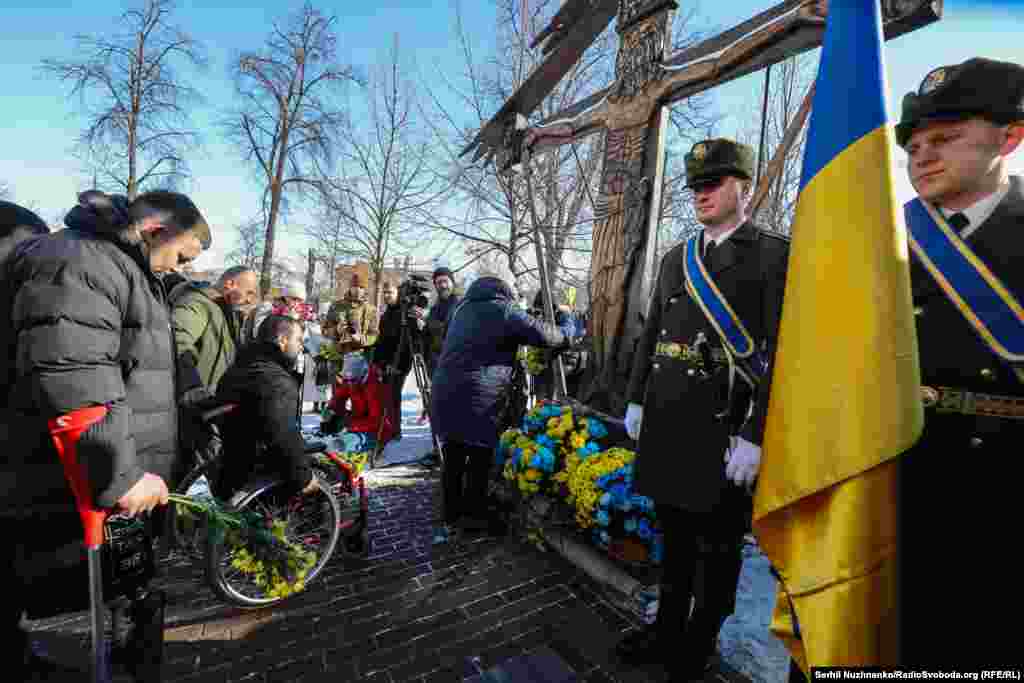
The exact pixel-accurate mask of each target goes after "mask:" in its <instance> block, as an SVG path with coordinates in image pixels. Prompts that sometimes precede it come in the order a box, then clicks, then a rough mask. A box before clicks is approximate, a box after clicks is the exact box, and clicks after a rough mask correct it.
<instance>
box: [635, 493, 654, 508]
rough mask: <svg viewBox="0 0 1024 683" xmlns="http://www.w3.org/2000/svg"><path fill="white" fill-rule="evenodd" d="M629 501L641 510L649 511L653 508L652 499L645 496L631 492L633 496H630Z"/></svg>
mask: <svg viewBox="0 0 1024 683" xmlns="http://www.w3.org/2000/svg"><path fill="white" fill-rule="evenodd" d="M630 501H631V502H632V503H633V505H634V506H635V507H636V508H637V509H638V510H641V511H642V512H651V511H652V510H654V501H653V500H651V499H650V498H648V497H647V496H640V495H637V494H633V496H631V497H630Z"/></svg>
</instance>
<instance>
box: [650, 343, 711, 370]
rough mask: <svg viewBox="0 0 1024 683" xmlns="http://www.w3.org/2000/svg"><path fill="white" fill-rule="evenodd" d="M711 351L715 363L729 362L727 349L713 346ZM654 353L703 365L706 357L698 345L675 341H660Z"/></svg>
mask: <svg viewBox="0 0 1024 683" xmlns="http://www.w3.org/2000/svg"><path fill="white" fill-rule="evenodd" d="M710 352H711V361H712V362H713V363H722V364H725V363H728V362H729V357H728V356H727V355H726V353H725V349H721V348H712V349H710ZM654 355H655V356H661V357H662V358H672V359H674V360H682V361H686V362H688V363H694V364H696V365H701V364H703V362H704V357H703V356H702V355H701V353H700V350H699V349H698V348H697V347H695V346H690V345H689V344H677V343H675V342H658V344H657V346H655V347H654Z"/></svg>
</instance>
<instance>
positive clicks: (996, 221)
mask: <svg viewBox="0 0 1024 683" xmlns="http://www.w3.org/2000/svg"><path fill="white" fill-rule="evenodd" d="M1010 181H1011V184H1010V190H1009V192H1008V194H1007V195H1006V196H1005V197H1004V198H1003V200H1002V201H1001V202H1000V203H999V205H998V206H997V207H996V208H995V210H994V211H993V213H992V215H990V216H989V217H988V219H986V220H985V222H984V223H982V224H981V225H980V226H979V227H978V228H977V229H976V230H975V231H974V232H972V233H971V234H969V235H968V237H967V244H968V246H970V247H971V249H972V250H973V251H974V253H975V254H976V255H977V256H978V257H979V258H980V259H981V260H982V261H983V262H984V263H985V264H986V265H987V266H988V268H989V269H990V270H991V271H992V272H993V274H994V275H995V276H996V277H997V278H998V279H999V280H1000V281H1001V282H1002V283H1003V285H1005V286H1006V288H1007V289H1008V290H1009V291H1010V292H1011V293H1012V294H1013V295H1014V297H1015V298H1016V299H1017V301H1018V302H1024V182H1022V179H1021V178H1020V177H1012V178H1011V179H1010ZM911 258H912V265H911V285H912V289H913V293H914V305H915V314H916V315H915V320H916V322H917V336H918V347H919V350H920V358H921V379H922V384H923V385H925V386H930V387H949V388H955V389H963V390H966V391H972V392H978V393H984V394H995V395H1001V396H1016V397H1017V398H1018V399H1021V400H1024V379H1018V378H1016V377H1015V376H1014V372H1013V370H1012V369H1011V368H1010V367H1009V366H1008V365H1007V364H1006V363H1005V362H1004V361H1003V360H1002V359H1000V358H999V357H998V356H996V354H994V353H993V352H992V351H991V350H990V349H989V347H988V346H987V345H986V344H985V343H984V341H982V339H981V338H980V337H979V336H978V334H977V333H976V332H975V331H974V328H973V327H971V326H970V324H969V323H968V322H967V320H966V319H964V317H963V315H962V314H961V313H960V311H959V309H957V308H956V307H955V306H954V305H953V304H952V303H951V302H950V301H949V299H948V298H947V297H946V295H945V294H944V293H943V292H942V290H941V289H939V287H938V285H937V284H935V281H934V280H933V279H932V277H931V275H930V274H929V273H928V272H927V271H926V270H925V269H924V268H923V267H922V266H921V264H920V262H919V261H918V260H917V258H916V257H913V256H912V257H911ZM1022 456H1024V419H1019V418H1018V419H1007V418H996V417H981V416H974V415H963V414H957V413H938V412H936V411H935V410H934V409H926V410H925V429H924V433H923V435H922V437H921V439H920V440H919V441H918V443H917V445H916V446H915V447H914V448H912V449H911V450H910V451H909V452H907V453H906V454H904V456H903V457H902V458H901V459H900V489H899V510H900V514H901V533H900V546H899V547H900V550H901V556H902V567H903V580H902V581H901V587H900V589H901V596H902V598H903V599H904V600H905V601H906V602H905V608H904V609H903V614H904V615H906V616H905V617H904V618H905V620H906V625H905V628H906V630H907V631H908V632H917V633H919V634H920V636H921V642H920V648H919V649H916V650H915V648H914V647H913V646H912V645H909V644H908V645H907V646H906V652H907V653H908V654H907V657H908V658H910V659H908V660H907V661H905V662H903V663H905V664H913V663H914V662H915V661H917V662H919V663H922V662H927V663H928V664H930V665H931V664H934V665H938V664H942V663H948V664H951V665H952V664H953V663H956V664H957V665H958V666H970V665H978V666H980V665H982V664H984V663H985V662H990V663H991V662H998V661H1005V662H1010V661H1011V659H1012V657H1011V658H1010V659H1007V655H1008V654H1009V653H1011V652H1013V649H1012V648H1013V647H1015V646H1014V645H1013V644H1012V643H1013V642H1015V640H1014V639H1015V638H1016V635H1015V632H1013V633H1011V632H1012V631H1013V630H1012V629H1009V630H1005V629H998V628H997V629H992V628H982V629H981V630H980V631H978V633H977V642H976V643H974V644H973V645H971V644H968V643H967V642H966V641H965V640H964V639H965V637H969V632H971V631H972V627H974V626H982V625H984V624H985V623H986V621H987V620H988V619H989V618H990V616H991V614H992V612H993V611H994V610H996V611H997V610H998V609H999V606H1000V605H1002V604H1003V603H1004V602H1005V600H1006V598H1007V597H1008V596H1009V595H1013V594H1017V595H1019V594H1020V565H1019V563H1018V562H1015V561H1011V560H1010V559H1009V556H1008V555H1006V556H1005V557H1004V553H1003V552H1002V549H1004V548H1008V547H1009V545H1016V544H1017V543H1018V541H1017V540H1016V539H1017V537H1018V534H1019V531H1020V524H1019V520H1020V514H1021V513H1020V486H1021V482H1020V479H1019V475H1020V471H1021V466H1020V460H1021V458H1022ZM1008 544H1009V545H1008ZM921 577H927V579H926V580H925V581H924V582H922V581H921V580H920V579H921ZM934 586H944V587H947V588H948V590H949V591H951V592H960V593H961V595H960V598H959V599H955V600H953V601H952V602H949V601H947V600H945V599H942V598H940V597H939V594H937V593H935V591H934V590H933V588H932V587H934ZM949 597H950V598H952V595H950V596H949ZM937 598H938V599H937ZM1003 631H1005V637H1004V635H1003ZM915 651H916V652H917V655H916V657H918V658H917V659H915V654H914V653H915ZM984 665H985V666H986V667H988V666H989V664H984Z"/></svg>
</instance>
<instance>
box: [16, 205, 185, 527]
mask: <svg viewBox="0 0 1024 683" xmlns="http://www.w3.org/2000/svg"><path fill="white" fill-rule="evenodd" d="M65 223H66V225H67V227H68V229H67V230H62V231H60V232H57V233H54V234H52V235H47V236H42V237H39V238H35V239H32V240H30V241H28V242H26V243H24V244H22V245H20V246H19V248H18V249H17V250H16V252H15V253H14V254H12V255H11V257H10V258H9V259H8V260H7V262H6V263H5V264H3V268H4V271H3V272H2V273H0V282H3V290H4V292H6V294H5V295H4V296H2V297H0V307H2V308H3V310H0V324H2V325H4V326H7V325H9V326H10V327H9V328H8V330H7V332H8V333H9V334H10V336H9V337H8V339H9V340H11V343H10V347H11V348H10V351H11V352H12V355H11V356H9V357H5V358H3V359H0V362H3V363H4V364H5V365H13V367H5V368H3V374H0V377H10V378H11V380H10V381H11V385H10V386H9V387H5V389H6V391H5V392H4V393H5V396H4V397H3V402H2V403H0V409H3V415H2V417H0V422H2V423H3V424H2V425H0V432H3V431H5V430H6V431H7V434H0V438H4V441H5V445H8V444H11V445H13V444H17V447H15V448H4V449H3V450H2V452H0V499H2V500H3V503H0V510H2V511H4V512H10V511H15V512H17V511H25V510H32V511H34V512H41V511H44V510H47V509H53V510H61V509H65V508H67V507H68V506H69V505H70V504H71V503H72V502H73V501H72V497H71V493H70V490H69V489H68V488H67V485H66V484H65V483H64V477H63V472H62V470H61V468H60V464H59V462H58V461H57V456H56V454H55V451H54V449H53V446H52V445H51V444H50V443H49V440H48V439H47V438H46V436H45V423H46V420H49V419H51V418H53V417H55V416H57V415H61V414H63V413H67V412H70V411H72V410H75V409H78V408H83V407H87V406H96V405H105V406H107V407H108V409H109V413H108V415H107V417H106V418H105V419H104V420H103V421H102V422H99V423H97V424H96V425H94V426H93V427H91V428H90V429H89V430H88V431H87V432H86V433H85V434H84V435H83V436H82V438H81V440H80V442H79V458H80V459H81V460H82V461H83V462H85V463H86V464H87V468H88V473H89V477H90V480H91V482H92V485H93V494H94V496H95V497H96V500H97V502H98V503H99V504H100V505H102V506H105V507H111V506H113V505H114V504H115V503H116V502H117V500H118V499H119V498H121V496H122V495H124V494H125V493H126V492H127V491H128V489H129V488H131V487H132V486H133V485H134V484H135V483H136V482H138V481H139V479H140V478H141V477H142V474H143V473H144V472H152V473H154V474H157V475H159V476H161V477H163V478H164V479H165V480H167V481H168V484H169V485H172V483H173V482H172V481H171V475H172V472H173V471H174V469H175V465H176V460H177V411H176V409H175V403H174V379H175V377H174V370H175V364H174V355H175V354H174V348H173V338H172V337H171V327H170V313H169V311H168V308H167V305H166V301H165V295H164V290H163V286H162V285H161V283H160V281H159V279H158V278H157V277H156V276H155V275H154V274H153V272H152V271H151V270H150V268H149V263H148V260H147V259H146V257H145V256H144V255H143V253H142V250H141V248H140V247H139V246H138V245H137V244H132V243H130V242H129V241H128V240H127V238H126V234H125V232H124V231H123V230H119V229H117V228H114V227H112V226H111V225H109V224H108V223H107V222H106V221H105V220H104V219H103V218H101V217H100V216H99V215H98V214H97V213H95V212H94V211H93V210H92V209H90V208H87V207H85V206H76V207H75V208H74V209H72V210H71V212H70V213H69V214H68V215H67V217H66V218H65ZM5 356H6V354H5ZM8 373H9V374H8ZM4 404H5V405H4Z"/></svg>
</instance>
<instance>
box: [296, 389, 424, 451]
mask: <svg viewBox="0 0 1024 683" xmlns="http://www.w3.org/2000/svg"><path fill="white" fill-rule="evenodd" d="M302 410H303V415H302V428H303V430H304V431H312V430H315V429H316V428H317V426H319V424H320V416H319V415H314V414H312V412H311V411H312V410H313V404H312V403H308V402H307V403H304V404H303V405H302ZM422 412H423V399H422V398H420V392H419V390H418V389H417V387H416V377H415V375H413V373H409V376H408V377H407V378H406V380H405V386H404V387H403V388H402V440H401V441H392V442H390V443H389V444H388V445H387V446H385V447H384V452H383V453H382V454H381V457H380V459H379V460H378V462H377V466H378V467H381V466H385V465H399V464H404V463H414V462H416V461H418V460H420V459H421V458H423V456H424V455H426V454H427V453H429V452H430V451H431V450H432V449H433V446H432V445H431V440H430V423H429V422H424V423H423V424H419V418H420V414H421V413H422Z"/></svg>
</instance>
